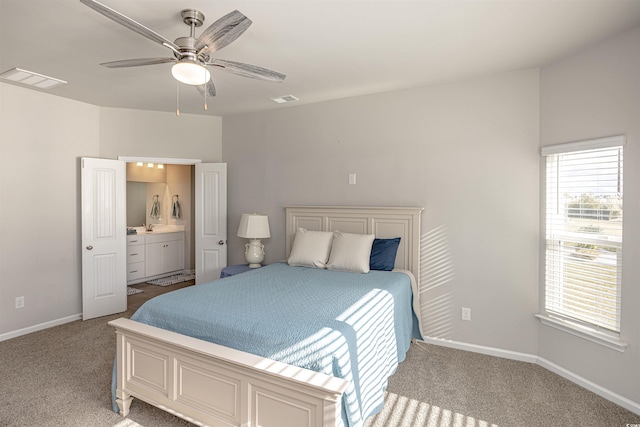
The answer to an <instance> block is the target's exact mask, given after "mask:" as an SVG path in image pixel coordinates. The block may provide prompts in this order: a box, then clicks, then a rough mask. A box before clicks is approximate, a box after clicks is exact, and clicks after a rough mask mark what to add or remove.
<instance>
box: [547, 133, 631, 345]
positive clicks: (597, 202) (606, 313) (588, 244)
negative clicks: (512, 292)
mask: <svg viewBox="0 0 640 427" xmlns="http://www.w3.org/2000/svg"><path fill="white" fill-rule="evenodd" d="M623 144H624V138H623V137H611V138H603V139H599V140H592V141H583V142H579V143H570V144H562V145H556V146H549V147H544V148H543V149H542V154H543V155H545V156H546V221H545V225H546V227H545V228H546V261H545V270H546V271H545V298H544V308H545V314H546V315H547V316H549V317H551V318H554V319H559V320H560V321H566V322H569V323H571V324H575V325H576V326H577V325H579V327H581V328H582V329H586V330H592V331H596V332H598V333H605V334H611V335H613V336H617V335H619V332H620V295H621V284H622V280H621V273H622V218H623V216H622V212H623V209H622V193H623V191H622V176H623V168H622V160H623V159H622V154H623V147H622V146H623Z"/></svg>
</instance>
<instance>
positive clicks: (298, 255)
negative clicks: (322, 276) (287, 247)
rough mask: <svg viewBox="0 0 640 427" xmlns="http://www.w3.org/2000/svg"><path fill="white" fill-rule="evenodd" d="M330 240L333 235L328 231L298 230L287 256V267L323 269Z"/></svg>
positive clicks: (327, 255) (329, 249) (329, 250)
mask: <svg viewBox="0 0 640 427" xmlns="http://www.w3.org/2000/svg"><path fill="white" fill-rule="evenodd" d="M332 240H333V233H332V232H330V231H309V230H307V229H305V228H298V231H296V237H295V239H294V241H293V247H292V248H291V253H290V254H289V260H288V262H289V265H293V266H302V267H315V268H325V267H326V264H327V260H328V259H329V253H330V252H331V241H332Z"/></svg>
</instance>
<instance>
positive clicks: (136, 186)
mask: <svg viewBox="0 0 640 427" xmlns="http://www.w3.org/2000/svg"><path fill="white" fill-rule="evenodd" d="M166 188H167V184H166V183H158V182H137V181H127V227H141V226H142V224H164V223H166V217H167V212H165V206H166V204H165V200H164V199H165V197H166V194H165V193H166ZM154 195H158V196H159V201H160V215H159V218H151V217H150V216H149V213H150V212H151V205H152V203H153V200H154V198H153V196H154Z"/></svg>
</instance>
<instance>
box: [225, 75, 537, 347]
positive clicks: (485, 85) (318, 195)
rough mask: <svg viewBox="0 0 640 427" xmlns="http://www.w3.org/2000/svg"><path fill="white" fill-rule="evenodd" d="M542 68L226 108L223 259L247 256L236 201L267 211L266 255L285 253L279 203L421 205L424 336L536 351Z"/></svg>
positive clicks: (269, 257)
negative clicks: (277, 105) (251, 109)
mask: <svg viewBox="0 0 640 427" xmlns="http://www.w3.org/2000/svg"><path fill="white" fill-rule="evenodd" d="M538 77H539V76H538V72H537V70H525V71H521V72H514V73H508V74H501V75H495V76H488V77H483V78H478V79H474V80H470V81H465V82H459V83H454V84H447V85H441V86H432V87H425V88H421V89H415V90H407V91H399V92H392V93H384V94H378V95H372V96H363V97H356V98H349V99H343V100H338V101H331V102H325V103H319V104H313V105H305V106H299V107H289V108H284V109H280V110H275V111H271V112H265V113H255V114H246V115H238V116H234V117H225V118H224V127H223V159H224V161H225V162H227V163H228V168H229V200H228V202H229V209H228V216H229V230H230V232H229V242H230V245H229V263H230V264H233V263H241V262H243V258H244V257H243V250H242V245H243V244H244V242H243V241H241V239H238V238H237V237H235V230H236V229H237V226H238V222H239V218H240V215H241V214H242V213H243V212H260V213H266V214H268V215H269V220H270V225H271V235H272V238H271V239H268V240H265V241H263V243H265V244H266V254H267V255H266V261H267V262H274V261H278V260H281V259H283V257H284V211H283V206H284V205H288V204H325V205H327V204H328V205H365V206H366V205H370V206H379V205H391V206H422V207H424V208H425V211H424V214H423V219H422V236H423V241H424V248H425V250H424V253H423V255H424V256H423V261H422V269H423V272H424V273H423V282H422V283H421V300H422V305H423V307H424V308H425V309H424V310H423V318H424V320H425V324H426V330H427V331H428V334H429V335H430V336H432V337H438V338H446V339H450V340H456V341H462V342H466V343H473V344H481V345H485V346H491V347H496V348H501V349H507V350H511V351H517V352H524V353H531V354H535V353H536V351H537V330H538V325H537V323H536V320H535V319H534V314H535V313H536V310H537V307H538V225H539V214H538V211H539V196H538V189H539V187H538V184H539V155H538V144H539V135H538V123H539V118H538V112H539V99H538V97H539V85H538V82H539V80H538ZM349 173H356V174H357V184H356V185H349V184H348V174H349ZM461 307H469V308H471V309H472V321H471V322H462V321H461V319H460V311H461Z"/></svg>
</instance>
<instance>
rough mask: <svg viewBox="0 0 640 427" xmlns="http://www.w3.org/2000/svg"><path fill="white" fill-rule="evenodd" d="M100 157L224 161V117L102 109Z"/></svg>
mask: <svg viewBox="0 0 640 427" xmlns="http://www.w3.org/2000/svg"><path fill="white" fill-rule="evenodd" d="M100 111H101V114H100V120H101V124H100V155H101V156H102V157H106V158H117V157H118V156H141V157H173V158H183V159H200V160H202V161H203V162H220V161H221V158H222V118H221V117H213V116H197V115H193V114H181V115H180V116H179V117H176V115H175V114H174V113H166V112H157V111H142V110H126V109H120V108H101V109H100Z"/></svg>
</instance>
